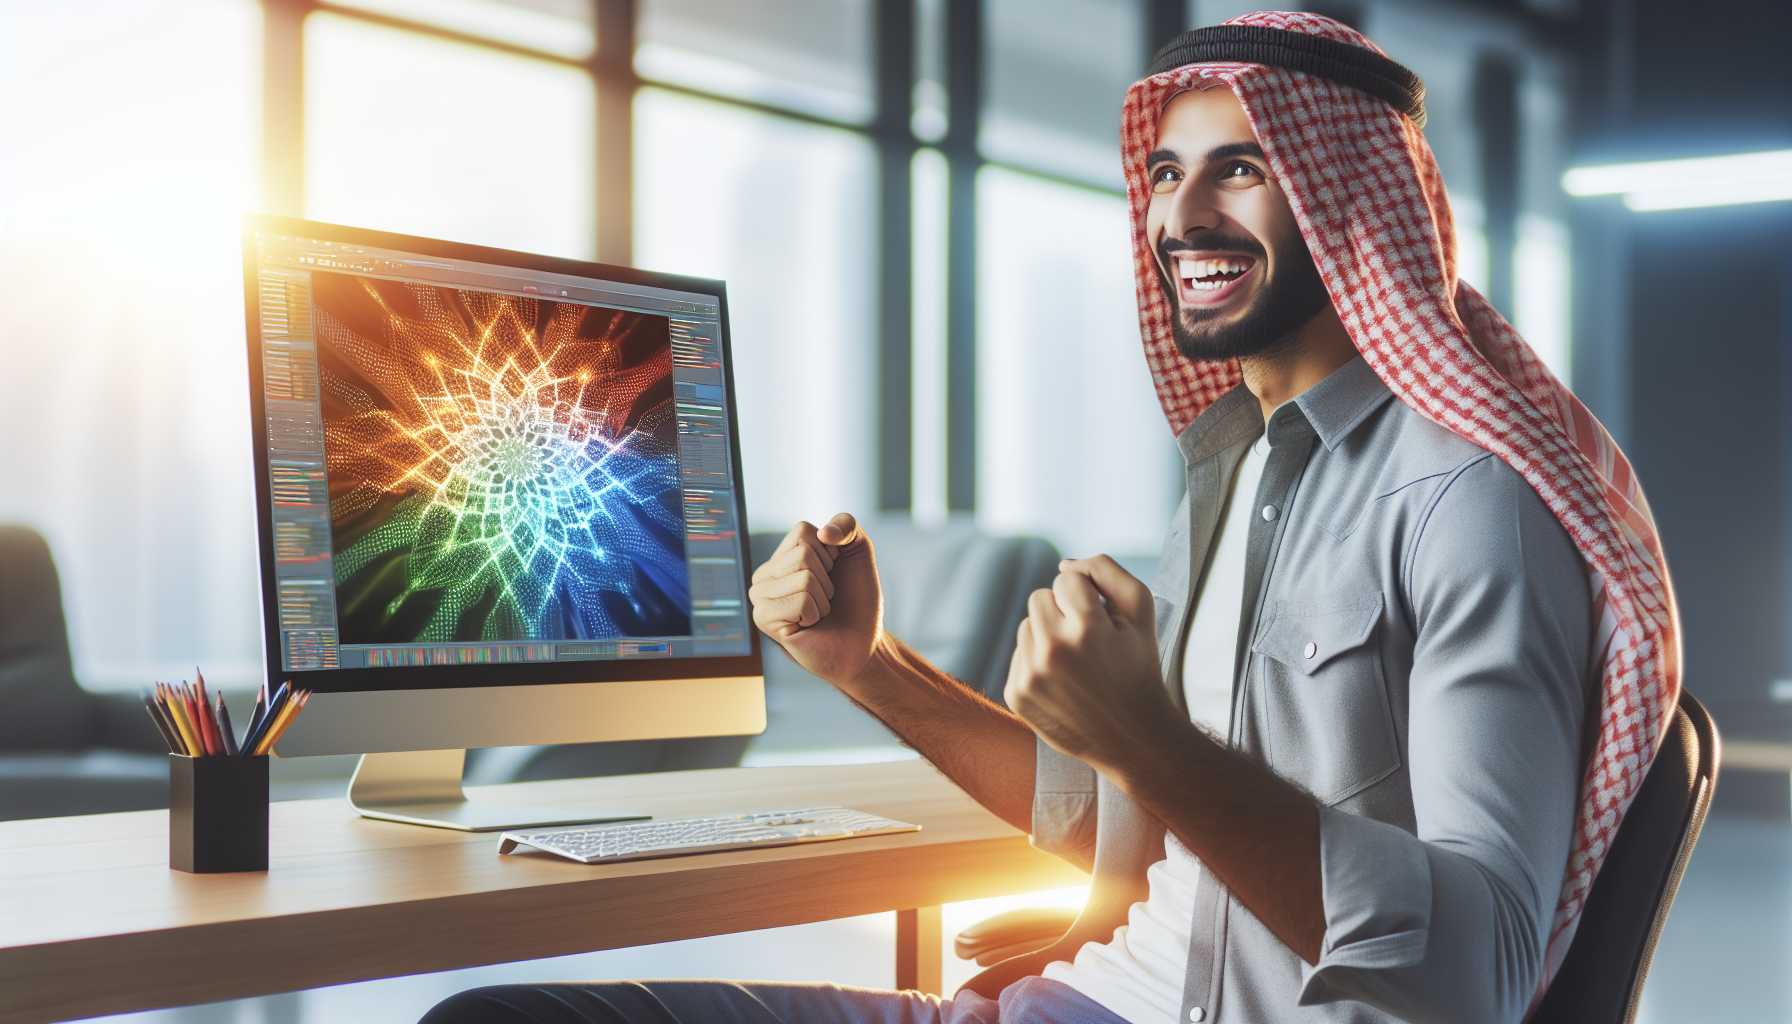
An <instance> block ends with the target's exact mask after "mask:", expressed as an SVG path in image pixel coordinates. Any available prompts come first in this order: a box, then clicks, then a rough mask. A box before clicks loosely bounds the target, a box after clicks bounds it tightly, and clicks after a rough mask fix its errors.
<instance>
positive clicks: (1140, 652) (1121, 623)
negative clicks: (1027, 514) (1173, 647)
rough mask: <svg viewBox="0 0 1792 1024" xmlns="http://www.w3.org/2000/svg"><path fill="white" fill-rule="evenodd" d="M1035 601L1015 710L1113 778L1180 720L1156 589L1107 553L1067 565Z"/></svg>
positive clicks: (1023, 628) (1013, 678)
mask: <svg viewBox="0 0 1792 1024" xmlns="http://www.w3.org/2000/svg"><path fill="white" fill-rule="evenodd" d="M1058 568H1059V573H1058V578H1057V579H1056V580H1053V581H1052V586H1051V589H1050V590H1035V591H1034V592H1033V594H1032V596H1031V597H1030V598H1028V600H1027V618H1026V619H1025V620H1024V621H1023V622H1021V624H1020V634H1019V637H1018V642H1017V643H1016V645H1015V648H1014V659H1013V661H1011V662H1010V663H1009V666H1008V686H1007V690H1006V697H1007V701H1008V707H1009V708H1011V709H1012V710H1013V711H1014V713H1015V714H1017V715H1019V716H1020V717H1021V718H1022V719H1023V720H1024V721H1025V722H1026V723H1027V724H1028V725H1030V726H1032V728H1033V731H1034V732H1036V733H1038V734H1039V736H1040V737H1041V738H1042V739H1044V740H1045V741H1046V742H1047V743H1049V744H1051V745H1052V746H1054V747H1056V748H1058V749H1059V750H1061V751H1063V752H1064V753H1066V754H1069V755H1070V756H1072V757H1075V758H1078V759H1080V760H1082V761H1084V762H1086V763H1087V764H1089V765H1091V766H1093V767H1094V768H1096V769H1097V770H1102V771H1107V772H1110V773H1111V772H1113V771H1116V770H1118V769H1119V768H1120V767H1121V766H1123V765H1124V764H1125V763H1127V761H1128V759H1129V758H1136V757H1137V756H1138V755H1140V754H1145V755H1149V754H1150V752H1151V750H1152V747H1153V744H1154V743H1155V742H1156V738H1157V737H1158V736H1159V735H1160V734H1164V733H1165V726H1166V724H1167V723H1173V722H1177V721H1178V720H1180V719H1181V712H1179V711H1178V710H1177V709H1176V706H1175V704H1174V703H1173V702H1172V701H1171V700H1170V696H1169V693H1168V692H1167V691H1166V690H1165V689H1164V686H1163V676H1162V674H1161V669H1160V667H1159V665H1158V660H1157V628H1156V624H1155V621H1154V620H1155V615H1154V610H1153V607H1152V602H1151V591H1150V590H1149V589H1148V588H1147V587H1146V586H1145V585H1144V584H1143V583H1141V582H1139V581H1138V579H1137V578H1135V577H1134V576H1133V575H1132V574H1130V573H1128V572H1127V571H1126V570H1125V569H1122V568H1120V565H1119V563H1117V562H1115V561H1114V560H1113V559H1112V558H1109V557H1108V556H1107V555H1097V556H1095V557H1094V558H1081V559H1067V560H1065V561H1064V562H1061V563H1059V566H1058Z"/></svg>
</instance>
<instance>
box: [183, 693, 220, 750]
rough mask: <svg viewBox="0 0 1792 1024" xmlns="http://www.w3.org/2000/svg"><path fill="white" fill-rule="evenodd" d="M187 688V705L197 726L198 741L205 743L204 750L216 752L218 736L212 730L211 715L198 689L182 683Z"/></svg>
mask: <svg viewBox="0 0 1792 1024" xmlns="http://www.w3.org/2000/svg"><path fill="white" fill-rule="evenodd" d="M183 685H185V686H186V688H187V707H188V708H190V709H191V710H192V712H193V721H194V723H195V724H197V725H198V726H199V741H200V742H201V743H203V744H205V752H206V753H207V754H208V755H210V754H216V753H217V752H218V737H217V734H215V733H214V732H212V728H211V717H212V716H211V715H208V714H206V712H205V705H204V704H203V703H202V702H201V701H200V698H199V690H198V689H197V688H196V687H194V686H193V684H191V683H186V684H183Z"/></svg>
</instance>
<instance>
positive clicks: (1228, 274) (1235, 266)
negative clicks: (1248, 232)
mask: <svg viewBox="0 0 1792 1024" xmlns="http://www.w3.org/2000/svg"><path fill="white" fill-rule="evenodd" d="M1173 262H1174V264H1175V267H1176V281H1177V285H1178V288H1177V291H1178V292H1179V294H1180V297H1181V299H1182V301H1183V302H1185V303H1187V304H1189V305H1196V306H1213V305H1218V304H1219V303H1221V302H1224V301H1225V300H1227V299H1229V298H1231V297H1232V296H1233V295H1234V294H1236V293H1238V292H1239V291H1241V290H1242V289H1241V288H1240V284H1241V282H1243V281H1244V279H1245V278H1246V277H1248V276H1249V275H1250V273H1251V271H1252V270H1253V269H1255V268H1256V265H1257V260H1256V259H1255V258H1253V257H1250V256H1235V255H1220V256H1197V255H1196V254H1192V253H1191V254H1188V255H1186V256H1185V255H1177V256H1175V257H1174V260H1173Z"/></svg>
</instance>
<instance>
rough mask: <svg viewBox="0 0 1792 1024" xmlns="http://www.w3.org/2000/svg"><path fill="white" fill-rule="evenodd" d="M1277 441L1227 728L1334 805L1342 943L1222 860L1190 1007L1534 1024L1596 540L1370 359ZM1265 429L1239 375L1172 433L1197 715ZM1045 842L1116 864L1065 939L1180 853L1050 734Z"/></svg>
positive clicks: (1096, 931) (1173, 562) (1073, 938)
mask: <svg viewBox="0 0 1792 1024" xmlns="http://www.w3.org/2000/svg"><path fill="white" fill-rule="evenodd" d="M1267 429H1268V432H1269V437H1270V442H1271V443H1272V444H1273V445H1274V448H1273V450H1272V452H1271V454H1270V456H1269V461H1268V464H1267V465H1266V466H1265V467H1264V472H1263V479H1262V482H1261V484H1260V486H1259V488H1258V493H1257V499H1256V502H1255V507H1256V508H1258V510H1259V512H1260V513H1261V514H1259V515H1256V516H1253V517H1251V519H1250V520H1249V522H1250V536H1249V540H1248V542H1247V552H1246V564H1245V592H1244V613H1243V616H1242V619H1241V622H1240V627H1239V644H1238V660H1237V662H1236V665H1235V676H1234V679H1235V682H1234V687H1233V699H1232V718H1231V727H1230V734H1229V736H1228V740H1229V742H1230V743H1231V744H1232V745H1233V746H1235V747H1237V748H1239V749H1241V750H1243V751H1246V752H1248V753H1250V754H1252V755H1255V756H1256V757H1258V758H1259V759H1261V760H1262V761H1263V762H1264V763H1265V764H1267V765H1268V766H1269V767H1270V768H1271V769H1272V770H1274V771H1275V772H1276V773H1277V774H1279V775H1281V776H1283V777H1284V778H1286V779H1289V780H1291V781H1293V782H1294V783H1296V784H1297V785H1299V786H1301V787H1303V788H1304V789H1306V790H1307V791H1308V792H1310V793H1311V794H1313V796H1314V798H1315V799H1316V801H1317V802H1318V803H1319V804H1320V807H1321V809H1320V871H1321V876H1322V884H1323V894H1324V895H1323V898H1324V913H1325V922H1326V931H1325V939H1324V943H1323V946H1322V952H1321V956H1320V959H1319V962H1318V963H1317V964H1307V963H1305V962H1303V961H1302V960H1301V959H1300V958H1299V957H1298V956H1296V955H1295V953H1294V952H1293V951H1292V950H1290V949H1289V948H1288V947H1287V946H1284V945H1283V944H1282V943H1281V941H1280V940H1278V939H1277V938H1276V937H1275V936H1274V935H1272V934H1271V933H1270V932H1269V930H1268V929H1266V928H1265V927H1264V926H1263V925H1262V924H1261V923H1260V922H1259V921H1258V920H1257V919H1256V918H1255V917H1254V916H1252V914H1251V913H1250V911H1249V909H1248V908H1246V907H1245V906H1243V905H1242V904H1240V903H1239V902H1238V901H1237V900H1236V899H1234V898H1233V897H1232V895H1231V894H1230V893H1229V892H1228V891H1227V890H1226V888H1225V887H1224V886H1223V885H1221V884H1220V883H1219V880H1218V879H1217V878H1214V877H1213V876H1212V875H1211V874H1209V875H1208V876H1207V877H1206V878H1205V879H1203V882H1202V885H1201V886H1200V889H1199V895H1198V897H1197V901H1196V905H1195V910H1194V922H1193V928H1192V931H1191V935H1192V939H1191V942H1190V947H1189V955H1188V971H1187V980H1186V983H1185V986H1184V991H1183V1000H1182V1019H1184V1020H1204V1021H1207V1022H1210V1024H1217V1022H1225V1024H1230V1022H1247V1021H1248V1022H1260V1021H1377V1022H1380V1021H1389V1020H1410V1021H1443V1020H1448V1021H1458V1022H1478V1021H1490V1022H1492V1021H1518V1020H1521V1019H1522V1017H1523V1016H1524V1012H1525V1010H1526V1008H1527V1006H1528V1004H1529V1002H1530V999H1531V996H1532V995H1533V993H1534V991H1535V989H1536V986H1537V981H1538V978H1539V976H1540V972H1541V970H1542V958H1543V949H1544V945H1545V942H1546V941H1547V938H1548V934H1549V930H1550V925H1551V917H1552V914H1553V911H1554V909H1555V905H1556V899H1557V896H1558V893H1559V891H1560V888H1561V883H1562V878H1563V874H1564V871H1565V869H1566V866H1567V862H1568V852H1569V844H1570V838H1571V833H1572V825H1573V819H1574V813H1575V799H1576V794H1577V789H1578V784H1579V781H1580V777H1581V767H1582V756H1583V754H1582V750H1583V724H1584V723H1585V721H1586V719H1587V714H1588V711H1589V706H1590V701H1591V700H1592V697H1593V694H1594V693H1595V685H1596V682H1597V671H1596V669H1597V665H1596V664H1595V662H1594V660H1593V652H1592V650H1591V647H1592V639H1593V622H1592V609H1591V595H1590V592H1589V583H1588V577H1587V573H1586V570H1585V567H1584V565H1583V563H1582V560H1581V558H1580V555H1579V553H1578V552H1577V551H1576V549H1575V547H1574V545H1573V542H1572V541H1570V539H1569V538H1568V535H1567V533H1566V532H1565V531H1564V530H1563V529H1562V527H1561V525H1560V524H1559V523H1558V522H1557V521H1556V519H1555V517H1554V516H1553V515H1552V514H1551V513H1550V511H1549V510H1548V508H1546V507H1545V506H1544V504H1543V502H1542V501H1541V500H1540V499H1539V498H1538V497H1537V495H1536V493H1535V492H1534V491H1532V489H1531V488H1530V487H1529V486H1528V485H1527V484H1526V483H1525V482H1524V480H1523V479H1522V478H1520V477H1519V476H1518V474H1517V473H1516V472H1515V471H1514V470H1512V469H1511V468H1510V467H1509V466H1507V465H1506V464H1505V463H1504V462H1502V461H1501V460H1500V459H1499V458H1497V457H1496V456H1494V455H1492V454H1490V453H1488V452H1487V451H1484V450H1483V449H1481V448H1478V447H1476V446H1475V445H1473V444H1472V443H1470V442H1468V441H1466V440H1464V439H1462V438H1460V437H1457V436H1456V435H1455V434H1452V433H1450V432H1449V431H1447V430H1445V429H1444V428H1442V427H1439V426H1437V425H1435V424H1433V423H1431V422H1430V421H1428V420H1426V419H1424V418H1423V417H1421V416H1420V415H1418V414H1417V413H1416V412H1414V411H1413V410H1411V409H1409V408H1408V407H1407V406H1405V405H1404V404H1402V403H1401V402H1398V401H1394V400H1393V395H1392V394H1391V393H1390V392H1389V391H1388V389H1387V387H1386V386H1385V385H1384V384H1383V383H1382V382H1381V381H1380V379H1379V378H1377V377H1376V376H1375V374H1374V372H1373V371H1372V370H1370V369H1369V367H1368V365H1367V364H1365V363H1364V362H1363V361H1362V359H1361V358H1357V359H1354V360H1352V361H1351V362H1349V363H1347V364H1345V365H1344V366H1343V367H1341V368H1339V369H1338V370H1336V371H1335V372H1333V373H1332V374H1331V375H1329V376H1328V377H1326V379H1325V380H1323V381H1321V382H1320V383H1319V384H1318V385H1316V386H1314V387H1312V388H1310V389H1308V390H1307V391H1306V392H1305V393H1304V394H1302V395H1300V396H1299V397H1297V398H1295V399H1294V400H1293V401H1291V402H1288V403H1285V404H1284V405H1282V406H1281V407H1280V408H1279V409H1277V410H1276V412H1275V415H1274V416H1273V417H1271V420H1270V422H1269V424H1268V425H1267ZM1264 430H1265V424H1264V423H1263V414H1262V412H1261V406H1260V405H1259V403H1258V401H1257V399H1256V397H1255V396H1253V395H1252V394H1251V393H1250V392H1249V391H1247V390H1246V389H1245V388H1243V387H1242V386H1241V387H1239V388H1237V389H1235V390H1233V391H1232V392H1230V393H1229V394H1227V395H1225V396H1224V397H1222V398H1221V399H1219V400H1218V401H1216V402H1215V403H1214V404H1213V405H1212V406H1211V407H1209V408H1208V409H1207V410H1206V411H1205V412H1203V413H1202V414H1201V416H1200V417H1199V418H1197V419H1196V420H1195V422H1194V423H1193V424H1191V425H1190V426H1189V427H1188V429H1187V430H1185V431H1183V433H1182V435H1181V436H1180V437H1179V438H1178V439H1177V444H1178V446H1179V447H1180V449H1181V451H1182V455H1183V458H1184V461H1185V462H1186V464H1187V470H1188V495H1187V497H1186V498H1185V499H1184V501H1183V503H1182V505H1181V506H1180V507H1179V508H1178V509H1177V512H1176V516H1175V520H1174V522H1173V524H1172V526H1171V529H1170V535H1169V538H1168V541H1167V543H1166V544H1165V546H1164V553H1163V559H1162V562H1161V563H1160V565H1159V567H1158V570H1157V573H1156V574H1155V578H1154V579H1153V580H1152V581H1151V590H1152V592H1153V594H1154V595H1156V604H1157V641H1158V647H1159V654H1160V658H1161V662H1162V665H1163V669H1164V676H1165V685H1166V686H1167V687H1168V689H1169V691H1170V693H1171V695H1172V696H1173V698H1174V699H1175V700H1176V701H1178V702H1179V703H1180V701H1181V700H1182V685H1181V664H1180V663H1181V658H1180V657H1178V654H1179V652H1180V650H1181V647H1182V638H1183V635H1184V633H1185V632H1186V630H1187V628H1188V615H1187V611H1188V609H1189V606H1190V605H1191V603H1192V601H1191V596H1192V595H1193V594H1194V593H1195V588H1194V586H1193V584H1194V583H1195V582H1196V581H1198V580H1199V579H1200V576H1201V572H1202V571H1203V568H1204V565H1205V562H1206V559H1207V554H1208V549H1209V547H1210V545H1211V542H1212V540H1213V536H1214V532H1215V525H1216V523H1217V521H1218V518H1219V515H1220V513H1221V511H1222V509H1223V506H1224V502H1225V499H1226V485H1227V482H1228V481H1229V480H1230V479H1231V477H1232V472H1233V470H1234V469H1235V468H1236V466H1237V465H1238V461H1239V460H1240V459H1241V458H1242V457H1243V455H1244V452H1245V450H1246V448H1247V447H1248V446H1249V445H1250V444H1251V442H1253V441H1255V440H1256V439H1257V438H1258V437H1259V436H1260V435H1261V434H1262V433H1263V432H1264ZM1272 509H1273V510H1274V511H1270V510H1272ZM1203 783H1204V780H1201V779H1190V780H1189V785H1190V786H1191V787H1193V786H1199V785H1202V784H1203ZM1033 833H1034V835H1033V839H1034V842H1035V844H1036V845H1038V846H1040V847H1042V848H1044V849H1048V850H1054V851H1058V852H1062V853H1066V854H1068V855H1072V856H1076V857H1079V858H1082V859H1085V860H1086V859H1087V858H1088V857H1089V856H1090V855H1091V852H1092V853H1093V857H1094V862H1095V874H1096V882H1095V886H1094V889H1093V891H1092V893H1091V898H1090V902H1089V905H1088V907H1086V908H1085V910H1084V912H1083V916H1082V918H1081V919H1080V920H1079V922H1078V925H1077V927H1076V928H1073V929H1072V931H1071V933H1070V936H1069V937H1067V940H1066V944H1061V946H1060V952H1061V953H1064V954H1069V953H1073V952H1074V945H1069V944H1071V943H1079V942H1081V941H1083V940H1094V941H1105V940H1106V939H1107V938H1108V936H1109V935H1111V934H1112V932H1113V929H1114V928H1115V927H1116V926H1118V925H1119V924H1122V923H1124V921H1125V914H1126V910H1127V907H1128V906H1129V905H1130V904H1131V902H1132V901H1133V900H1136V899H1138V898H1140V897H1141V896H1142V895H1143V893H1142V891H1141V890H1142V888H1143V884H1144V882H1143V880H1144V875H1145V870H1146V868H1147V867H1149V866H1150V865H1151V864H1152V863H1153V862H1155V861H1156V860H1158V859H1160V858H1161V857H1162V855H1163V835H1164V833H1163V826H1162V825H1161V824H1160V823H1158V822H1157V821H1155V820H1154V819H1152V818H1150V817H1149V816H1148V815H1147V814H1145V812H1144V811H1142V810H1141V809H1140V808H1139V807H1138V806H1137V805H1136V804H1134V803H1132V802H1131V801H1130V800H1129V799H1128V798H1127V797H1126V796H1125V794H1124V793H1122V792H1120V791H1119V790H1118V789H1117V788H1116V787H1114V786H1113V785H1111V784H1110V783H1109V782H1108V781H1107V780H1105V779H1099V778H1097V777H1096V774H1095V773H1094V772H1093V771H1092V770H1091V769H1090V768H1089V767H1088V766H1086V765H1084V764H1083V763H1081V762H1079V761H1076V760H1074V759H1071V758H1068V757H1065V756H1064V755H1062V754H1059V753H1057V752H1056V751H1054V750H1053V749H1052V748H1050V747H1048V746H1045V745H1044V744H1043V743H1041V744H1040V745H1039V753H1038V764H1037V773H1036V787H1035V794H1034V805H1033ZM1210 883H1211V884H1210ZM1141 1024H1142V1022H1141Z"/></svg>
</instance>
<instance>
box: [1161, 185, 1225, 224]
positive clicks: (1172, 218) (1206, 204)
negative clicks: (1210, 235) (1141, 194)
mask: <svg viewBox="0 0 1792 1024" xmlns="http://www.w3.org/2000/svg"><path fill="white" fill-rule="evenodd" d="M1220 220H1221V217H1220V212H1219V209H1218V208H1217V207H1216V206H1215V205H1214V202H1213V192H1212V190H1211V189H1208V188H1205V187H1203V186H1202V184H1201V183H1200V182H1199V181H1197V180H1194V179H1185V180H1184V181H1183V182H1182V183H1181V184H1180V185H1179V186H1178V187H1177V189H1176V192H1175V194H1174V195H1172V196H1171V197H1170V212H1169V216H1168V217H1166V218H1165V219H1164V235H1165V237H1167V238H1187V237H1188V236H1189V234H1190V233H1192V232H1195V231H1206V230H1212V229H1214V228H1217V227H1219V226H1220Z"/></svg>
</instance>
